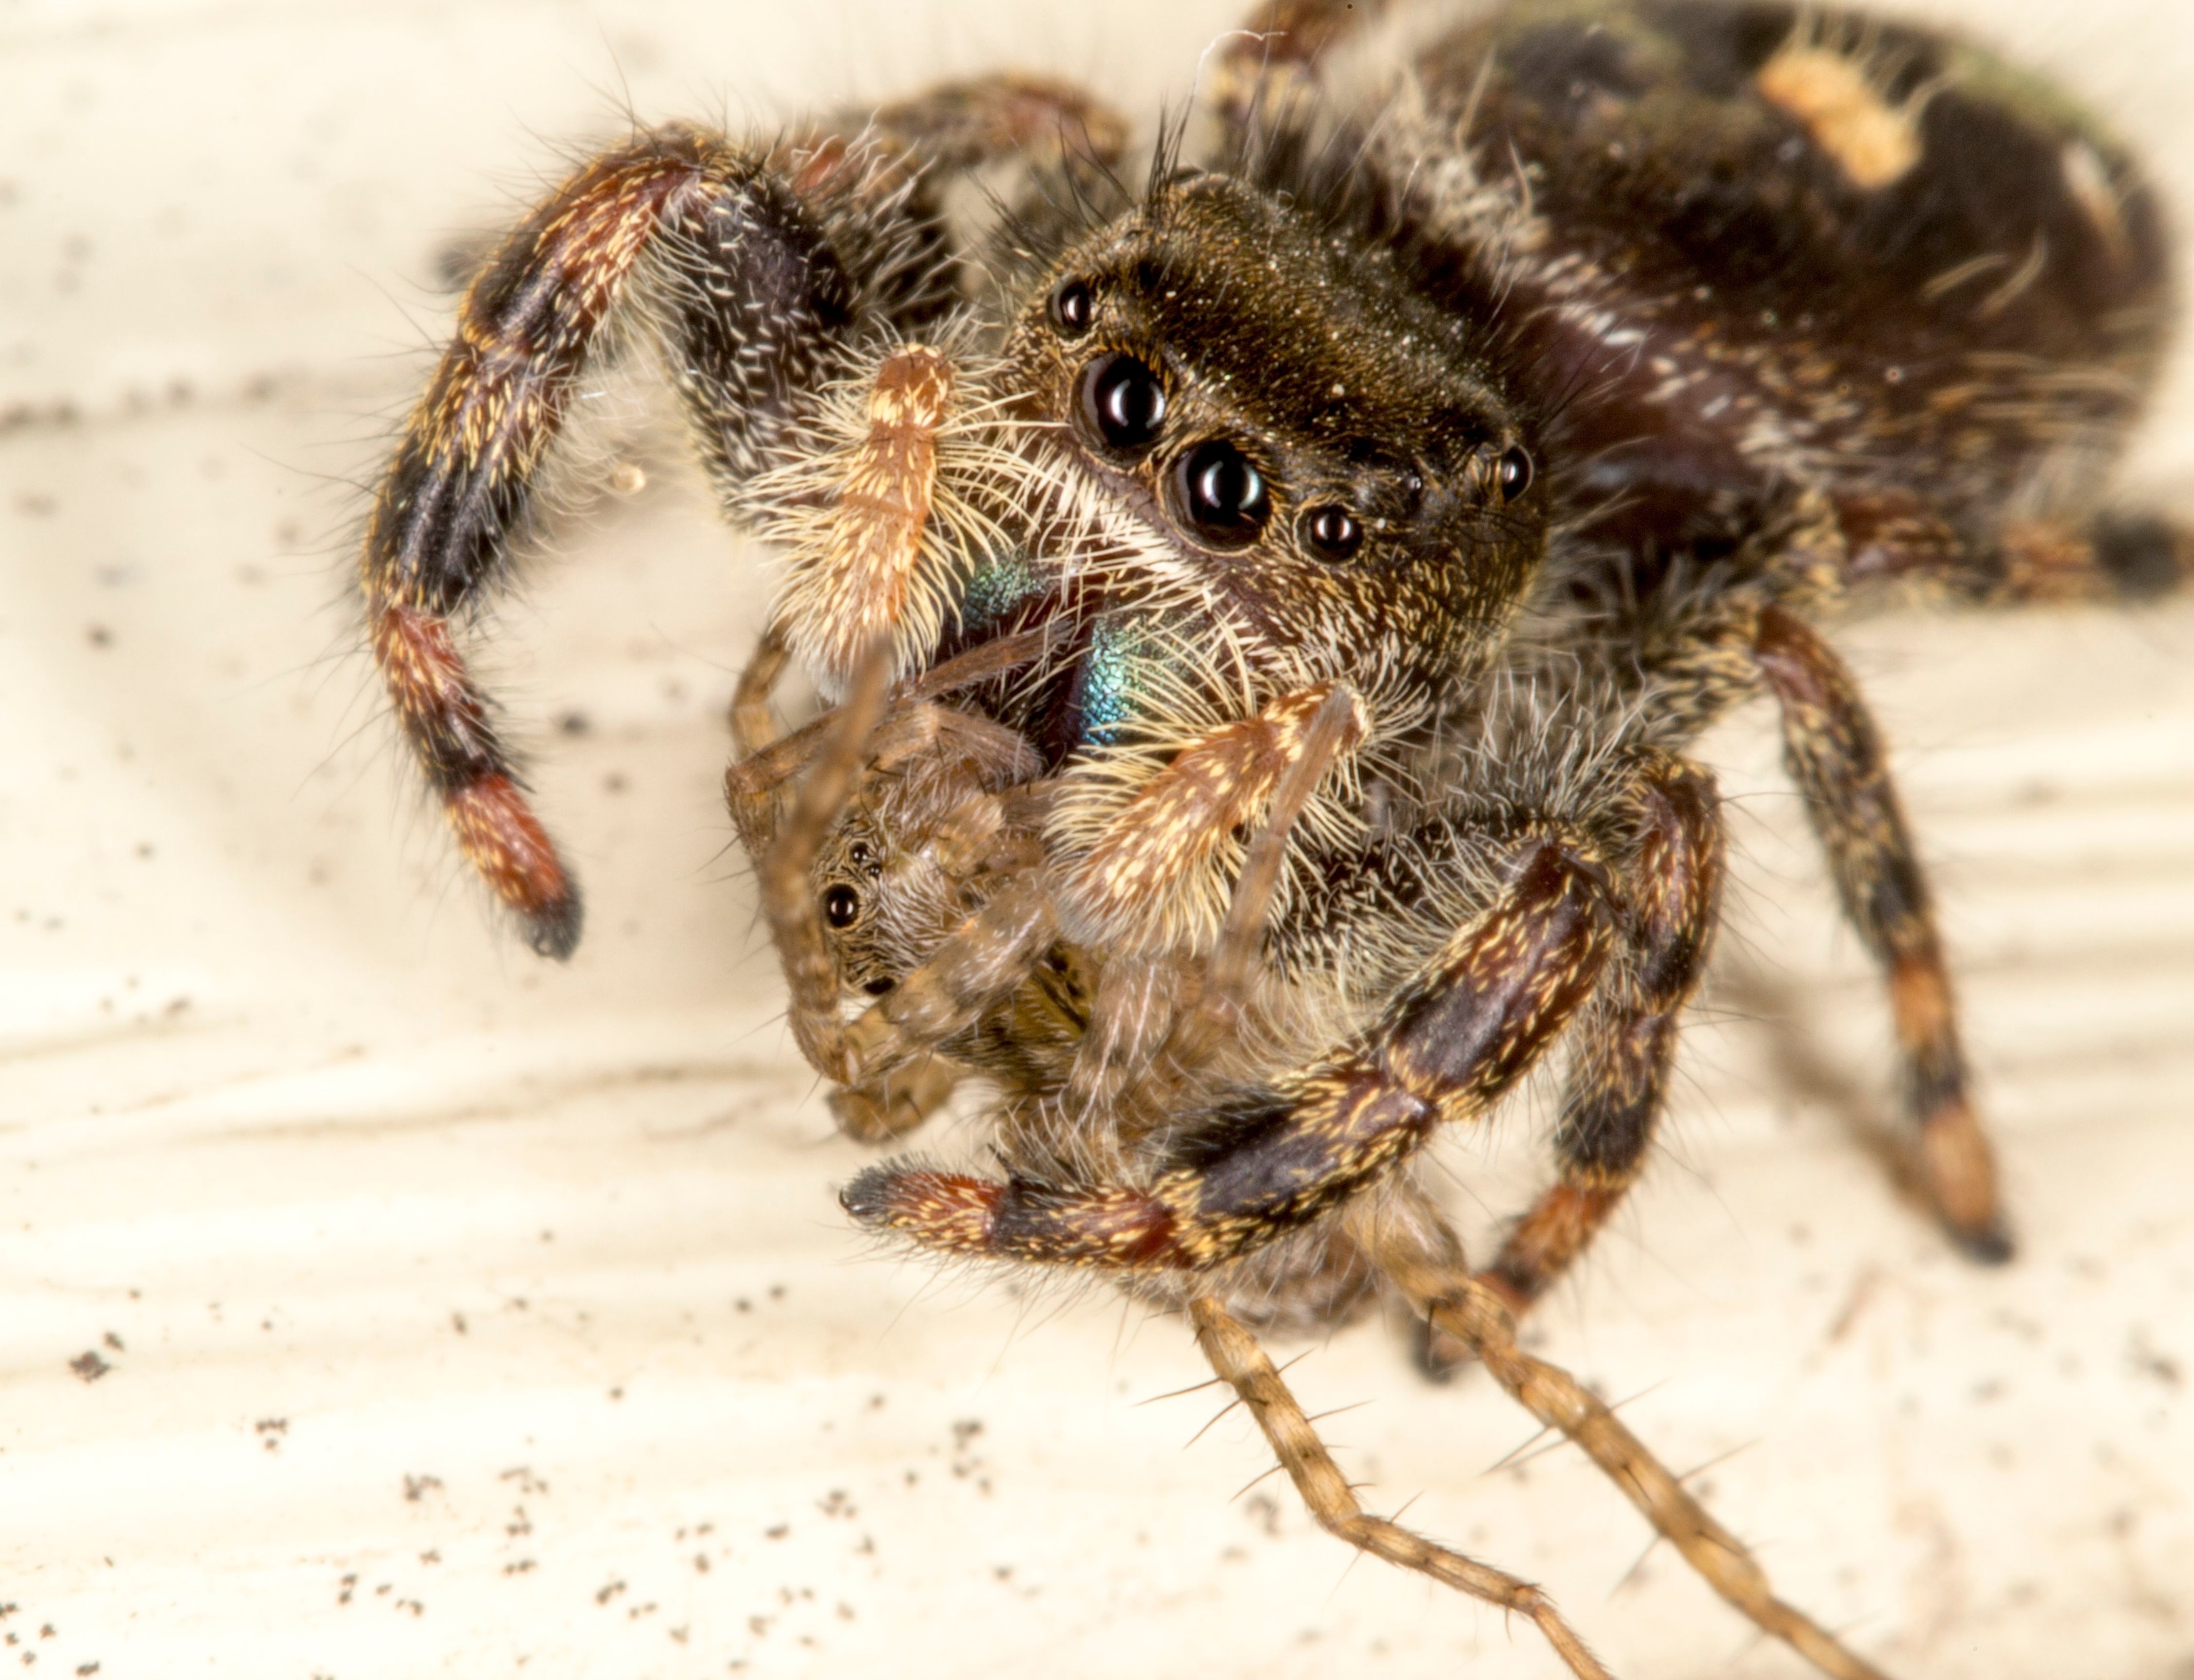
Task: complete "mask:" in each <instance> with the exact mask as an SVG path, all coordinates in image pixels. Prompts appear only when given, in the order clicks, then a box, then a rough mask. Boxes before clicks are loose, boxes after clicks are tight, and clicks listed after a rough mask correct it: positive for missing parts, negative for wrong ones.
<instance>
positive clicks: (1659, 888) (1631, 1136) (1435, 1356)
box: [1425, 755, 1723, 1375]
mask: <svg viewBox="0 0 2194 1680" xmlns="http://www.w3.org/2000/svg"><path fill="white" fill-rule="evenodd" d="M1631 826H1632V828H1633V831H1634V840H1633V842H1632V844H1631V846H1630V848H1629V851H1628V857H1627V858H1626V860H1625V866H1624V869H1623V877H1622V880H1623V912H1622V918H1621V921H1620V923H1619V932H1620V937H1621V941H1622V943H1621V946H1620V948H1619V949H1618V950H1617V955H1616V956H1615V958H1614V960H1612V961H1611V963H1610V964H1609V966H1608V974H1607V978H1606V979H1605V981H1604V982H1603V983H1602V984H1601V987H1600V995H1598V996H1597V997H1595V998H1594V1000H1593V1002H1592V1006H1591V1007H1590V1008H1589V1009H1588V1011H1587V1012H1586V1013H1585V1015H1584V1018H1583V1019H1582V1021H1581V1022H1580V1023H1579V1024H1578V1028H1577V1032H1576V1033H1575V1034H1574V1035H1572V1039H1571V1042H1572V1044H1573V1045H1574V1046H1575V1050H1574V1052H1573V1056H1572V1059H1571V1064H1570V1069H1569V1078H1568V1083H1567V1087H1566V1088H1565V1091H1564V1092H1563V1097H1562V1117H1561V1122H1560V1124H1559V1126H1558V1127H1556V1129H1555V1132H1554V1155H1555V1159H1556V1161H1557V1165H1558V1171H1559V1177H1558V1178H1557V1179H1556V1182H1555V1183H1554V1185H1553V1187H1552V1188H1550V1189H1549V1190H1547V1192H1546V1193H1545V1194H1544V1195H1542V1196H1541V1197H1540V1198H1539V1200H1538V1201H1536V1202H1535V1203H1534V1204H1533V1205H1532V1207H1531V1211H1530V1212H1528V1213H1525V1215H1524V1217H1523V1218H1521V1219H1519V1220H1518V1221H1517V1223H1516V1224H1515V1225H1514V1227H1513V1229H1512V1230H1510V1231H1509V1233H1508V1240H1507V1241H1505V1242H1504V1243H1502V1247H1501V1253H1500V1255H1499V1256H1498V1258H1497V1259H1495V1261H1494V1263H1493V1264H1492V1266H1491V1267H1490V1269H1489V1270H1487V1271H1486V1272H1485V1274H1484V1275H1483V1276H1481V1278H1480V1280H1479V1281H1480V1282H1484V1283H1485V1284H1487V1285H1489V1286H1490V1287H1492V1288H1493V1289H1495V1290H1496V1291H1497V1292H1498V1293H1500V1295H1501V1296H1502V1299H1504V1300H1505V1301H1506V1302H1507V1303H1508V1308H1509V1310H1510V1311H1512V1312H1513V1313H1516V1314H1518V1315H1519V1316H1521V1315H1522V1313H1524V1312H1525V1310H1528V1309H1529V1307H1530V1306H1531V1304H1532V1303H1533V1302H1535V1301H1536V1300H1537V1299H1539V1297H1540V1296H1541V1295H1542V1294H1544V1293H1546V1291H1547V1288H1548V1285H1550V1284H1551V1283H1553V1282H1554V1280H1555V1279H1556V1278H1558V1277H1559V1276H1561V1275H1562V1273H1563V1272H1565V1270H1568V1269H1569V1267H1570V1265H1571V1264H1572V1263H1573V1262H1574V1261H1575V1260H1576V1259H1577V1257H1578V1256H1579V1255H1580V1254H1582V1253H1583V1252H1584V1250H1585V1248H1586V1247H1588V1245H1589V1244H1590V1243H1591V1241H1592V1240H1593V1238H1594V1236H1596V1235H1597V1234H1598V1233H1599V1230H1600V1227H1601V1225H1603V1224H1605V1223H1606V1220H1607V1218H1608V1216H1609V1215H1610V1214H1611V1213H1613V1212H1614V1211H1615V1209H1616V1207H1617V1206H1618V1205H1619V1204H1620V1203H1621V1201H1622V1200H1623V1196H1624V1195H1627V1194H1628V1191H1629V1190H1630V1187H1631V1185H1632V1184H1634V1182H1635V1181H1636V1179H1637V1177H1638V1173H1639V1171H1640V1168H1641V1167H1642V1166H1643V1165H1644V1162H1645V1151H1646V1149H1647V1147H1648V1146H1649V1145H1650V1144H1651V1142H1652V1140H1653V1133H1654V1129H1655V1127H1657V1125H1658V1124H1659V1122H1660V1118H1661V1113H1662V1109H1663V1105H1664V1103H1665V1101H1666V1094H1667V1087H1668V1069H1669V1066H1670V1064H1671V1063H1673V1062H1674V1058H1675V1052H1676V1040H1677V1023H1678V1018H1679V1017H1680V1015H1681V1013H1682V1012H1683V1009H1684V1006H1685V1005H1686V1003H1688V1002H1689V1001H1691V995H1692V994H1693V993H1694V992H1696V991H1697V989H1698V984H1699V981H1700V978H1701V977H1702V976H1703V973H1704V972H1705V967H1706V960H1707V954H1708V949H1709V945H1710V944H1711V943H1712V942H1713V938H1714V926H1715V923H1716V921H1717V920H1718V919H1719V917H1720V910H1721V881H1722V864H1723V844H1722V829H1721V818H1720V810H1719V801H1718V799H1717V796H1716V794H1715V790H1714V777H1712V776H1711V775H1709V773H1708V772H1707V771H1704V770H1702V769H1700V768H1698V767H1697V765H1690V764H1686V763H1685V762H1684V761H1683V760H1679V759H1674V758H1669V757H1663V756H1660V755H1656V757H1655V758H1654V759H1653V760H1650V761H1649V762H1648V763H1647V765H1645V767H1644V773H1643V774H1641V775H1640V777H1639V779H1638V781H1637V783H1636V784H1635V787H1634V795H1633V809H1632V813H1631ZM1425 1351H1426V1364H1427V1369H1428V1370H1429V1371H1431V1372H1432V1373H1433V1374H1436V1375H1439V1374H1444V1371H1445V1368H1449V1367H1450V1366H1451V1364H1452V1362H1453V1356H1454V1355H1456V1354H1459V1352H1460V1350H1452V1349H1443V1348H1442V1347H1441V1346H1440V1345H1439V1343H1438V1341H1437V1339H1433V1340H1432V1341H1429V1342H1428V1343H1427V1346H1426V1350H1425ZM1444 1355H1445V1357H1444Z"/></svg>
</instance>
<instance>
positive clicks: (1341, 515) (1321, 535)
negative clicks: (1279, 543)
mask: <svg viewBox="0 0 2194 1680" xmlns="http://www.w3.org/2000/svg"><path fill="white" fill-rule="evenodd" d="M1295 529H1296V530H1299V531H1301V533H1302V539H1303V541H1304V542H1306V543H1307V544H1308V545H1309V546H1310V551H1311V553H1313V554H1315V555H1317V556H1318V559H1321V560H1345V559H1347V558H1348V557H1349V556H1350V555H1351V554H1353V553H1355V552H1356V551H1357V550H1358V548H1362V547H1363V546H1364V527H1363V526H1362V525H1359V524H1358V523H1357V519H1356V516H1355V515H1354V514H1353V513H1350V512H1349V511H1348V510H1347V508H1346V507H1342V506H1341V504H1340V503H1338V502H1320V503H1319V504H1318V506H1317V507H1306V508H1304V509H1303V514H1302V520H1301V524H1299V525H1296V527H1295Z"/></svg>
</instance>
